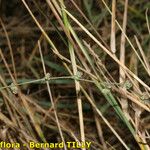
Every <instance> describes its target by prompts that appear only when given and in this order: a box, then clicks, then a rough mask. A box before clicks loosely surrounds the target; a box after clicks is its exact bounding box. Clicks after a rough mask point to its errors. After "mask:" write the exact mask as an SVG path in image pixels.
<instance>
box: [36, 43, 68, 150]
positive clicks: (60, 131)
mask: <svg viewBox="0 0 150 150" xmlns="http://www.w3.org/2000/svg"><path fill="white" fill-rule="evenodd" d="M38 46H39V52H40V56H41V61H42V65H43V71H44V75H45V77H46V74H47V72H46V67H45V63H44V59H43V53H42V50H41V45H40V42H38ZM46 85H47V89H48V93H49V97H50V101H51V104H52V108H53V109H54V115H55V119H56V123H57V127H58V130H59V133H60V137H61V139H62V142H63V143H64V149H65V150H67V147H66V144H65V139H64V136H63V133H62V130H61V126H60V122H59V119H58V116H57V111H56V107H55V104H54V100H53V97H52V92H51V89H50V85H49V82H48V81H46Z"/></svg>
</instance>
